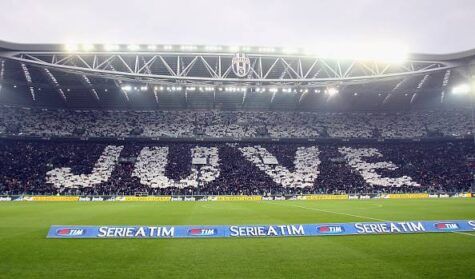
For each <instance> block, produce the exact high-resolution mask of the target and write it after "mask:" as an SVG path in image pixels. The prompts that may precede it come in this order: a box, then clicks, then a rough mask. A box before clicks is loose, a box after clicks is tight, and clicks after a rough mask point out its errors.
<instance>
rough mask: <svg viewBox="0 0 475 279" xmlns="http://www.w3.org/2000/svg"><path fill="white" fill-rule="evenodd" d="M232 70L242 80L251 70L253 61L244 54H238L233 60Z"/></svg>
mask: <svg viewBox="0 0 475 279" xmlns="http://www.w3.org/2000/svg"><path fill="white" fill-rule="evenodd" d="M231 62H232V68H233V72H234V74H235V75H236V76H238V77H240V78H242V77H245V76H247V75H248V74H249V71H250V70H251V60H250V59H249V58H248V57H247V56H246V55H245V54H244V53H236V55H235V56H234V57H233V59H232V61H231Z"/></svg>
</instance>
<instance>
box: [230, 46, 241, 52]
mask: <svg viewBox="0 0 475 279" xmlns="http://www.w3.org/2000/svg"><path fill="white" fill-rule="evenodd" d="M228 49H229V51H231V52H238V51H239V47H238V46H230V47H229V48H228Z"/></svg>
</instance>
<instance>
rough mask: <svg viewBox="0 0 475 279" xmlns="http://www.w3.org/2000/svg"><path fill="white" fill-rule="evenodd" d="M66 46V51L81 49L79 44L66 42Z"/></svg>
mask: <svg viewBox="0 0 475 279" xmlns="http://www.w3.org/2000/svg"><path fill="white" fill-rule="evenodd" d="M64 48H65V49H66V51H69V52H74V51H78V50H79V46H78V45H77V44H66V45H65V46H64Z"/></svg>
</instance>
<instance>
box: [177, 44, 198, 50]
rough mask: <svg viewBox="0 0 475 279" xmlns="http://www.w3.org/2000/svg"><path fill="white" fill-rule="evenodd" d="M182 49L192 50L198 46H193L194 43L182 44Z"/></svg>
mask: <svg viewBox="0 0 475 279" xmlns="http://www.w3.org/2000/svg"><path fill="white" fill-rule="evenodd" d="M180 49H181V50H182V51H192V50H195V49H196V46H193V45H182V46H181V47H180Z"/></svg>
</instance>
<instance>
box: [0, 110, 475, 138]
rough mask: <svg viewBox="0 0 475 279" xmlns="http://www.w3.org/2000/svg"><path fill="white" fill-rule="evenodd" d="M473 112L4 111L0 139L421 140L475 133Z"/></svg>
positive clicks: (0, 126) (1, 116)
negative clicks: (18, 136)
mask: <svg viewBox="0 0 475 279" xmlns="http://www.w3.org/2000/svg"><path fill="white" fill-rule="evenodd" d="M470 114H471V112H470V110H463V109H459V110H452V111H447V110H445V111H440V110H438V111H435V110H433V111H414V112H345V113H338V112H250V111H237V112H234V111H227V112H226V111H216V110H215V111H94V110H93V111H78V110H75V111H72V110H58V109H57V110H51V109H50V110H47V109H41V110H38V109H30V108H21V107H2V108H0V118H1V119H2V120H3V121H1V122H0V134H4V135H26V136H59V137H63V136H84V137H113V138H117V137H149V138H153V137H173V138H177V137H178V138H179V137H196V136H205V137H213V138H236V137H239V138H261V137H273V138H309V137H312V138H318V137H325V136H327V137H332V138H375V137H382V138H406V139H407V138H418V137H426V136H430V135H432V134H434V133H433V132H437V133H436V134H437V135H441V136H465V135H470V134H471V130H472V128H471V116H470Z"/></svg>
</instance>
